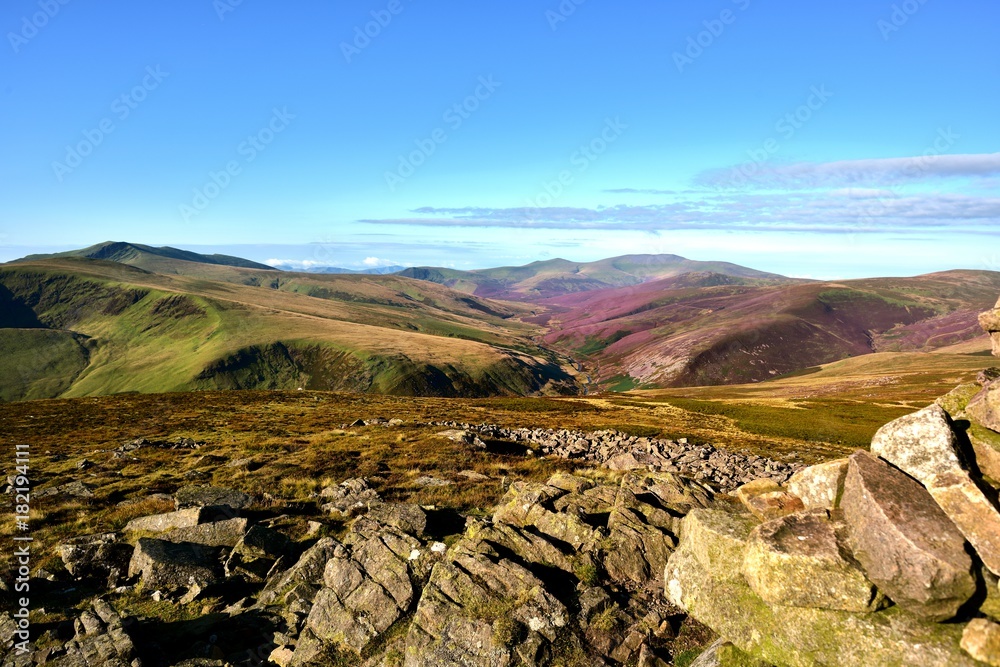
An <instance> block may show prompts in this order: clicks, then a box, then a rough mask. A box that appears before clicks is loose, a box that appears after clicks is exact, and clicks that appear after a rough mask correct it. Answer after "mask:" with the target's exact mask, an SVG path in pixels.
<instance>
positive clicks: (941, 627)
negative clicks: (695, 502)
mask: <svg viewBox="0 0 1000 667" xmlns="http://www.w3.org/2000/svg"><path fill="white" fill-rule="evenodd" d="M691 517H695V518H694V519H692V518H691ZM689 521H690V522H691V523H690V524H689V523H688V522H689ZM696 524H700V526H699V525H696ZM706 525H708V526H715V527H716V529H715V530H706ZM723 526H726V527H728V529H726V530H720V528H721V527H723ZM682 533H683V538H682V540H681V544H680V546H679V547H678V548H677V549H676V550H675V551H674V553H673V554H671V556H670V560H669V561H668V563H667V568H666V572H665V574H664V578H665V580H666V581H667V591H668V594H669V597H670V600H671V601H672V602H673V603H674V604H677V605H678V606H680V607H681V608H683V609H686V610H687V611H688V612H689V613H690V614H691V615H692V616H693V617H694V618H695V619H697V620H698V621H700V622H701V623H704V624H705V625H708V626H709V627H711V628H712V629H713V630H714V631H715V632H717V633H718V634H719V635H721V636H722V637H725V638H726V639H727V640H729V641H730V642H732V643H733V644H735V645H736V646H737V647H739V648H740V649H741V650H743V651H746V652H747V653H750V654H751V655H753V656H755V657H757V658H759V659H761V660H764V661H766V662H770V663H773V664H775V665H781V666H782V667H814V666H816V665H827V666H829V667H871V666H872V665H879V667H912V666H913V665H921V667H976V666H977V665H978V663H977V662H976V661H974V660H972V659H971V658H969V657H968V656H967V655H966V654H965V653H964V652H963V651H962V650H961V647H960V646H959V641H960V638H961V628H960V627H959V626H955V625H947V624H938V623H931V622H928V621H924V620H921V619H919V618H918V617H916V616H913V615H911V614H908V613H906V612H905V611H903V610H901V609H900V608H899V607H890V608H889V609H886V610H883V611H879V612H875V613H868V614H857V613H851V612H845V611H835V610H830V609H812V608H807V607H789V606H785V605H773V606H771V605H768V604H767V603H766V602H764V600H762V599H761V598H760V597H759V596H758V595H757V594H756V593H754V592H753V590H752V589H751V588H750V586H749V585H748V584H747V583H746V581H745V580H744V579H743V577H742V576H739V575H738V574H737V576H733V570H736V571H737V572H739V569H740V564H741V563H742V560H743V556H744V554H743V552H742V549H738V548H735V547H736V546H737V545H740V544H745V542H746V539H747V536H748V534H749V530H747V531H746V533H743V529H742V528H741V527H740V526H739V524H738V523H736V524H734V523H733V522H732V521H731V520H730V519H726V518H725V517H724V513H723V512H718V511H714V512H713V511H705V510H695V511H694V512H692V513H691V515H689V517H688V518H687V519H685V523H684V528H683V530H682ZM741 535H742V539H741Z"/></svg>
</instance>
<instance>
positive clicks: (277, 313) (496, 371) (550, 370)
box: [0, 258, 560, 396]
mask: <svg viewBox="0 0 1000 667" xmlns="http://www.w3.org/2000/svg"><path fill="white" fill-rule="evenodd" d="M177 265H180V266H182V268H183V269H184V270H185V271H187V272H188V273H191V274H193V275H173V276H168V275H161V274H154V273H150V272H148V271H143V270H140V269H136V268H132V267H128V266H123V265H121V264H117V263H111V262H96V261H93V260H80V259H72V258H64V259H53V260H44V261H40V262H29V263H19V264H16V265H8V266H6V267H3V268H2V269H0V283H2V284H4V285H5V286H6V289H7V290H9V291H11V292H13V293H14V295H16V296H17V297H18V298H19V299H21V300H22V301H24V300H26V301H27V302H28V303H29V304H31V305H32V306H33V308H34V310H35V311H36V312H37V314H38V316H39V318H40V319H41V320H42V321H43V322H44V323H45V324H47V325H48V326H50V327H53V328H60V329H72V330H74V331H77V332H79V333H82V334H85V335H87V336H89V337H91V338H92V339H93V340H94V349H93V351H92V354H91V364H90V366H89V367H88V368H87V369H86V370H85V371H84V372H83V373H82V374H81V376H80V377H79V378H78V379H77V381H76V382H75V383H74V384H73V386H72V387H71V388H70V389H69V390H68V391H67V392H66V395H69V396H79V395H96V394H105V393H113V392H119V391H143V392H155V391H174V390H182V389H191V388H211V387H213V386H223V387H231V386H240V387H241V388H249V387H267V388H294V387H297V386H302V385H303V384H305V385H309V382H310V379H311V378H310V377H308V375H309V374H308V373H307V374H303V373H302V372H300V371H301V369H300V368H296V364H299V363H300V362H310V363H311V365H312V366H313V367H314V368H313V370H314V371H317V375H322V376H323V379H324V382H325V383H326V384H324V385H322V387H323V388H334V389H352V390H362V391H363V390H373V389H374V390H379V391H389V392H393V391H397V390H398V391H402V392H403V393H412V392H413V391H414V388H415V389H416V390H421V391H427V392H428V393H438V392H443V393H453V392H455V391H457V392H458V393H483V392H484V391H490V390H495V391H497V392H499V393H509V392H526V393H529V392H531V391H533V390H538V389H539V388H540V387H541V385H543V384H544V383H545V377H546V376H553V375H558V374H559V373H560V370H559V368H558V365H557V364H555V363H553V361H552V360H549V359H543V358H541V356H540V355H542V354H543V352H541V351H540V350H538V348H536V347H535V346H533V345H532V344H531V342H530V340H528V337H527V336H528V335H529V334H530V333H531V332H532V327H530V326H529V325H524V324H520V323H516V322H512V321H509V319H504V317H501V316H506V315H510V314H513V311H510V310H509V309H508V308H507V307H505V306H503V305H501V304H488V303H485V302H481V301H479V300H473V299H469V298H468V297H465V296H463V295H460V294H455V293H453V292H451V291H449V290H447V289H445V288H442V287H439V286H436V285H430V284H427V283H419V282H414V281H410V280H406V279H402V278H396V277H392V276H390V277H372V276H337V275H333V276H304V275H301V274H297V275H292V276H286V275H284V274H280V273H279V272H271V271H259V270H254V269H242V268H233V267H224V266H212V265H202V264H194V263H190V262H177ZM275 276H278V277H275ZM209 278H211V279H209ZM227 280H228V282H224V281H227ZM245 283H250V284H245ZM178 295H180V296H178ZM492 313H495V314H492ZM279 342H280V343H281V344H282V345H283V346H284V348H285V349H292V350H293V351H294V353H293V354H291V355H285V356H286V357H287V358H284V359H279V360H278V363H279V365H278V367H273V364H272V365H271V366H269V364H270V363H271V360H269V359H267V358H266V357H268V349H270V348H268V346H269V345H272V344H276V343H279ZM508 348H510V349H508ZM515 348H516V349H515ZM301 350H307V352H301ZM320 351H332V353H325V354H320V353H319V352H320ZM241 354H242V355H243V357H240V355H241ZM247 355H249V356H247ZM296 355H298V356H296ZM271 356H273V355H271ZM307 357H308V358H307ZM227 359H229V363H228V366H227V364H226V360H227ZM241 359H242V360H243V361H244V362H246V364H249V365H250V366H251V367H252V368H251V369H250V372H249V373H244V376H243V378H242V380H241V379H239V378H237V376H236V375H235V374H234V373H235V371H238V370H240V365H241V363H242V362H241ZM317 360H318V361H317ZM324 360H326V362H329V363H332V364H333V365H332V366H329V363H327V366H329V367H324V368H315V366H316V365H317V363H318V364H320V365H321V366H322V365H323V363H324ZM220 364H221V365H220ZM246 364H244V365H246ZM430 367H433V369H431V368H430ZM206 369H214V370H215V371H216V373H215V375H216V376H219V375H220V374H221V375H222V377H221V378H220V377H215V376H212V375H207V376H206V375H205V371H206ZM401 369H402V370H401ZM261 373H263V375H264V377H259V375H260V374H261ZM401 373H402V374H403V375H402V376H401V375H400V374H401ZM428 373H430V378H431V379H430V380H425V379H423V378H424V376H425V375H427V374H428ZM269 375H277V376H280V381H279V382H278V383H277V384H275V382H274V381H273V380H274V378H273V377H268V376H269ZM442 375H443V376H444V377H440V376H442ZM435 378H436V379H435ZM450 378H459V380H458V381H457V384H455V386H451V385H450V384H449V379H450ZM540 378H541V379H540ZM234 382H236V384H235V385H234ZM331 382H332V384H331ZM421 382H425V384H423V385H422V384H420V383H421ZM426 382H431V383H432V384H430V385H428V384H426ZM433 382H437V383H438V385H440V386H434V385H433ZM241 383H242V384H241ZM414 383H416V384H414Z"/></svg>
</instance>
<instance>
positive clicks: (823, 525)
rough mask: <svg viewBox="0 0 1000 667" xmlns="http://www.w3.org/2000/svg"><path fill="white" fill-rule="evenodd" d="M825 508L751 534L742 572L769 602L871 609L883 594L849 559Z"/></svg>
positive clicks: (842, 538) (840, 534) (842, 528)
mask: <svg viewBox="0 0 1000 667" xmlns="http://www.w3.org/2000/svg"><path fill="white" fill-rule="evenodd" d="M845 532H846V531H845V526H844V524H843V523H842V522H840V521H836V520H833V519H831V518H830V515H829V513H828V512H827V510H811V511H806V512H801V513H798V514H790V515H788V516H784V517H781V518H778V519H772V520H771V521H768V522H766V523H763V524H761V525H759V526H757V527H756V528H754V530H753V532H752V533H750V539H749V543H748V546H747V552H746V557H745V558H744V560H743V576H744V577H746V580H747V583H749V584H750V588H752V589H753V590H754V592H755V593H756V594H757V595H759V596H760V597H761V598H762V599H763V600H764V601H765V602H767V603H768V604H771V605H776V604H777V605H788V606H791V607H814V608H817V609H839V610H841V611H854V612H860V613H863V612H870V611H874V610H876V609H878V608H879V607H880V606H881V605H882V603H883V601H884V596H882V595H881V594H880V593H879V592H878V590H877V589H876V588H875V586H874V585H873V584H872V582H871V581H869V580H868V578H867V577H866V576H865V574H864V572H862V571H861V568H860V566H859V565H858V564H857V562H856V561H855V560H854V559H853V558H852V557H851V555H850V550H849V549H848V548H847V546H846V544H845V543H844V542H845V541H846V538H845V536H844V533H845Z"/></svg>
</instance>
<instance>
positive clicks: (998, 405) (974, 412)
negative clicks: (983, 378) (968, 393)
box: [965, 380, 1000, 432]
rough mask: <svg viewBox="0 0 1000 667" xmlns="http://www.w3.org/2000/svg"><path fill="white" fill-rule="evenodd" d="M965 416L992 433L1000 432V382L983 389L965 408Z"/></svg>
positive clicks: (995, 381) (992, 383)
mask: <svg viewBox="0 0 1000 667" xmlns="http://www.w3.org/2000/svg"><path fill="white" fill-rule="evenodd" d="M965 415H966V416H967V417H968V418H969V419H970V420H972V421H974V422H976V423H977V424H981V425H983V426H985V427H986V428H988V429H990V430H991V431H995V432H1000V381H997V380H994V381H993V382H991V383H989V384H987V385H986V386H985V387H983V388H982V389H981V390H980V391H979V392H978V393H977V394H976V395H975V396H973V397H972V399H971V400H970V401H969V404H968V405H966V406H965Z"/></svg>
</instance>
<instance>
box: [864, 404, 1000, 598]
mask: <svg viewBox="0 0 1000 667" xmlns="http://www.w3.org/2000/svg"><path fill="white" fill-rule="evenodd" d="M872 453H873V454H877V455H878V456H881V457H882V458H884V459H885V460H887V461H889V462H890V463H892V464H893V465H895V466H896V467H898V468H900V469H901V470H903V472H905V473H907V474H908V475H910V476H912V477H914V478H915V479H917V480H918V481H919V482H920V483H921V484H923V485H924V486H925V487H926V488H927V490H928V491H929V492H930V494H931V496H933V498H934V500H935V501H936V502H937V504H938V505H939V506H940V507H941V509H942V510H944V512H945V514H947V515H948V517H949V518H950V519H951V520H952V521H953V522H954V523H955V525H956V526H957V527H958V530H959V531H961V533H962V534H963V535H964V536H965V538H966V539H967V540H968V541H969V543H970V544H972V546H973V548H975V550H976V553H978V554H979V557H980V558H981V559H982V561H983V563H985V564H986V566H987V567H988V568H989V569H990V570H991V571H992V572H993V573H995V574H1000V512H998V511H997V508H996V507H995V506H994V505H993V503H992V502H990V500H989V499H988V498H987V497H986V495H985V494H984V493H983V491H982V490H981V489H980V488H979V486H977V484H976V482H975V481H973V479H972V478H971V477H970V476H969V473H968V472H967V471H966V470H965V468H964V467H963V465H962V461H961V458H960V455H959V444H958V438H957V436H956V435H955V432H954V430H953V429H952V425H951V422H950V419H949V417H948V413H947V412H945V410H944V408H942V407H941V406H940V405H937V404H936V403H935V404H933V405H930V406H928V407H926V408H924V409H923V410H920V411H918V412H915V413H913V414H910V415H906V416H905V417H900V418H899V419H897V420H896V421H893V422H890V423H888V424H886V425H885V426H883V427H882V428H880V429H879V430H878V431H877V432H876V433H875V437H874V438H873V439H872ZM890 595H891V594H890Z"/></svg>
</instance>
